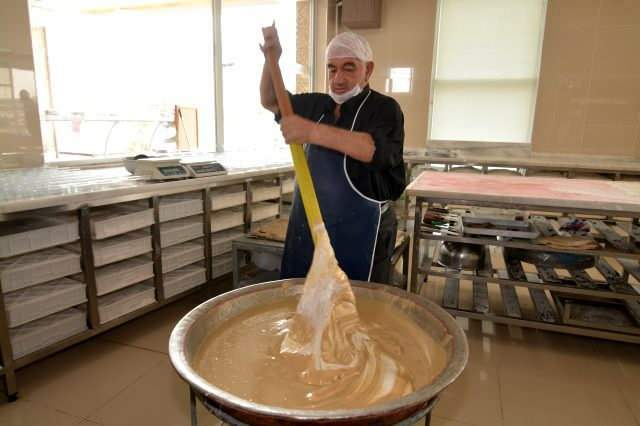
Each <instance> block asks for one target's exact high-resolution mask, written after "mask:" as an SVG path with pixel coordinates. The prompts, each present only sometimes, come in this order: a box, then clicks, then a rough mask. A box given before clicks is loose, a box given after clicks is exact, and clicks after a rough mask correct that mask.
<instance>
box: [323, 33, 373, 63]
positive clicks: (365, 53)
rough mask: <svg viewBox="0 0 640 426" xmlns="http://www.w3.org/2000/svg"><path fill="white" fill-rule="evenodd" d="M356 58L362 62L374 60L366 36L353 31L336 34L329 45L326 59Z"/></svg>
mask: <svg viewBox="0 0 640 426" xmlns="http://www.w3.org/2000/svg"><path fill="white" fill-rule="evenodd" d="M335 58H356V59H359V60H361V61H362V62H370V61H373V51H372V50H371V46H369V42H368V41H367V39H366V38H364V37H362V36H361V35H359V34H356V33H352V32H344V33H340V34H338V35H337V36H335V37H334V38H333V39H332V40H331V41H330V42H329V45H328V46H327V50H326V52H325V59H326V60H327V61H329V59H335Z"/></svg>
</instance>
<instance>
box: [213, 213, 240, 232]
mask: <svg viewBox="0 0 640 426" xmlns="http://www.w3.org/2000/svg"><path fill="white" fill-rule="evenodd" d="M242 225H244V208H243V207H233V208H230V209H226V210H221V211H218V212H215V213H213V214H212V215H211V232H220V231H224V230H225V229H230V228H235V227H236V226H242Z"/></svg>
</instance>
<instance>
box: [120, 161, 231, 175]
mask: <svg viewBox="0 0 640 426" xmlns="http://www.w3.org/2000/svg"><path fill="white" fill-rule="evenodd" d="M138 157H140V156H138ZM124 166H125V168H126V169H127V170H128V171H129V172H130V173H131V174H133V175H137V176H141V177H143V178H145V179H147V180H170V179H185V178H189V177H192V178H198V177H205V176H216V175H222V174H226V173H227V169H225V168H224V166H223V165H222V164H220V163H219V162H217V161H214V160H201V161H197V160H195V161H185V162H183V161H182V160H180V159H179V158H167V157H143V158H136V157H133V158H127V159H126V160H124Z"/></svg>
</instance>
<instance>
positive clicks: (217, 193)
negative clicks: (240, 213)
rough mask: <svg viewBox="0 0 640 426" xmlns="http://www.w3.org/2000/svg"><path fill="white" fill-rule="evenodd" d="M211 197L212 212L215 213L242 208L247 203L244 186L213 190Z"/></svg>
mask: <svg viewBox="0 0 640 426" xmlns="http://www.w3.org/2000/svg"><path fill="white" fill-rule="evenodd" d="M209 197H210V199H211V210H214V211H216V210H222V209H227V208H229V207H236V206H242V205H244V204H246V203H247V191H245V189H244V187H243V186H242V185H231V186H225V187H223V188H212V189H211V192H210V193H209Z"/></svg>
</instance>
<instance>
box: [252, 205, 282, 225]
mask: <svg viewBox="0 0 640 426" xmlns="http://www.w3.org/2000/svg"><path fill="white" fill-rule="evenodd" d="M277 215H278V204H277V203H255V204H254V205H253V206H252V209H251V221H252V222H258V221H261V220H265V219H269V218H272V217H275V216H277Z"/></svg>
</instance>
